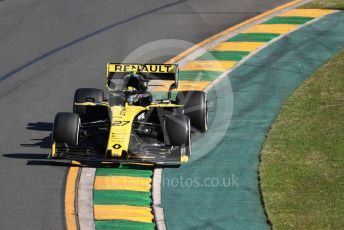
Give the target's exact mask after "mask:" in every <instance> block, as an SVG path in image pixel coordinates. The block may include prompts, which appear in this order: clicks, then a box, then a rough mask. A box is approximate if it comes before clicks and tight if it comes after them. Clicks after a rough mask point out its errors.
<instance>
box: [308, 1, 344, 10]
mask: <svg viewBox="0 0 344 230" xmlns="http://www.w3.org/2000/svg"><path fill="white" fill-rule="evenodd" d="M301 8H306V9H335V10H344V1H343V0H314V1H312V2H310V3H307V4H305V5H303V6H301Z"/></svg>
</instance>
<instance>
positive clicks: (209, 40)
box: [166, 0, 303, 64]
mask: <svg viewBox="0 0 344 230" xmlns="http://www.w3.org/2000/svg"><path fill="white" fill-rule="evenodd" d="M302 1H303V0H294V1H291V2H288V3H286V4H284V5H281V6H279V7H276V8H274V9H272V10H269V11H266V12H264V13H262V14H259V15H257V16H255V17H253V18H250V19H248V20H246V21H244V22H242V23H239V24H237V25H235V26H232V27H230V28H228V29H226V30H224V31H222V32H220V33H217V34H215V35H213V36H212V37H210V38H207V39H205V40H203V41H201V42H200V43H198V44H196V45H194V46H192V47H190V48H189V49H187V50H185V51H184V52H182V53H180V54H179V55H177V56H175V57H174V58H171V59H170V60H169V61H167V62H166V64H168V63H175V62H177V61H179V60H180V59H182V58H183V57H185V56H186V55H188V54H190V53H191V52H193V51H195V50H196V49H198V48H200V47H203V46H205V45H206V44H208V43H210V42H212V41H214V40H216V39H218V38H220V37H222V36H224V35H226V34H228V33H230V32H233V31H235V30H237V29H239V28H240V27H243V26H246V25H248V24H250V23H252V22H256V21H258V20H260V19H262V18H264V17H266V16H269V15H271V14H273V13H276V12H278V11H280V10H283V9H286V8H288V7H292V6H295V5H296V4H299V3H301V2H302ZM249 51H250V50H249Z"/></svg>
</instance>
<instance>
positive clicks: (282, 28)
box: [243, 24, 299, 34]
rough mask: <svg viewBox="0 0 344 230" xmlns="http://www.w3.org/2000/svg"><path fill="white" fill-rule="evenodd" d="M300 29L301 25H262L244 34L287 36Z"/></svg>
mask: <svg viewBox="0 0 344 230" xmlns="http://www.w3.org/2000/svg"><path fill="white" fill-rule="evenodd" d="M297 27H299V25H291V24H260V25H256V26H254V27H252V28H250V29H248V30H246V31H244V32H243V33H245V34H247V33H273V34H285V33H288V32H289V31H291V30H294V29H295V28H297Z"/></svg>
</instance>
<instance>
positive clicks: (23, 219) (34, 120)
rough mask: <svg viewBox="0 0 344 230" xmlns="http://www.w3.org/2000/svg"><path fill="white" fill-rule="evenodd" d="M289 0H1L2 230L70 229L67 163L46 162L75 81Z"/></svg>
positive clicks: (97, 79)
mask: <svg viewBox="0 0 344 230" xmlns="http://www.w3.org/2000/svg"><path fill="white" fill-rule="evenodd" d="M286 2H288V1H287V0H278V1H277V0H276V1H269V0H242V1H233V0H232V1H226V0H222V1H220V0H217V1H207V0H202V1H201V0H194V1H192V0H190V1H187V0H184V1H160V0H156V1H144V2H143V1H142V0H136V1H110V0H109V1H89V0H88V1H80V0H78V1H66V0H64V1H37V0H36V1H35V0H27V1H6V0H5V1H0V63H1V65H0V111H1V112H0V170H1V173H0V177H1V190H0V197H1V203H0V209H1V215H0V223H1V229H64V228H65V223H64V213H63V204H64V185H65V178H66V174H67V169H68V163H51V162H48V161H47V160H46V156H47V154H48V152H49V149H48V148H49V145H50V131H51V129H52V120H53V117H54V115H55V114H56V113H57V112H59V111H71V109H72V98H73V94H74V91H75V89H76V88H78V87H98V88H103V84H104V76H105V75H104V72H105V64H106V63H107V62H109V61H113V62H120V61H122V60H123V59H124V58H125V57H126V55H127V54H128V53H130V52H131V51H133V50H135V49H136V48H138V47H140V46H142V45H144V44H146V43H149V42H152V41H156V40H160V39H181V40H186V41H189V42H193V43H196V42H199V41H201V40H203V39H205V38H207V37H209V36H211V35H213V34H215V33H217V32H219V31H221V30H223V29H225V28H227V27H229V26H231V25H234V24H237V23H239V22H241V21H243V20H245V19H247V18H250V17H253V16H255V15H257V14H259V13H261V12H264V11H266V10H268V9H271V8H274V7H276V6H278V5H281V4H283V3H286ZM185 48H186V47H181V49H175V50H174V51H175V54H173V55H176V54H178V53H180V52H181V51H182V50H184V49H185ZM173 55H170V56H161V57H158V58H156V59H155V60H154V61H165V60H168V58H170V57H171V56H173Z"/></svg>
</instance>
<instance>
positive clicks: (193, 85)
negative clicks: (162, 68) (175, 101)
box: [149, 75, 210, 92]
mask: <svg viewBox="0 0 344 230" xmlns="http://www.w3.org/2000/svg"><path fill="white" fill-rule="evenodd" d="M173 82H174V81H159V82H156V83H154V86H153V87H152V88H149V91H152V92H165V91H166V92H167V91H168V89H169V88H170V86H171V84H172V83H173ZM209 83H210V81H197V75H196V76H195V80H194V81H183V80H180V81H179V83H178V91H184V90H203V89H204V88H205V87H206V86H207V85H208V84H209ZM157 85H159V86H157Z"/></svg>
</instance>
